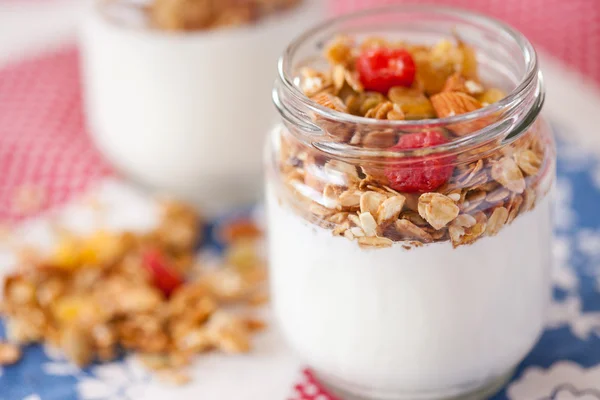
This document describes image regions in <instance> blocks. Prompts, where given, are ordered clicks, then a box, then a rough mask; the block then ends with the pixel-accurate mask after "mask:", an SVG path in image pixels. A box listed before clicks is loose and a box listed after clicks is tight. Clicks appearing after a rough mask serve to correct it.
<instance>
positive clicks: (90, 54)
mask: <svg viewBox="0 0 600 400" xmlns="http://www.w3.org/2000/svg"><path fill="white" fill-rule="evenodd" d="M324 14H325V2H322V1H320V0H254V1H219V0H154V1H152V0H143V1H142V0H113V1H108V0H107V1H95V2H92V3H91V4H90V5H89V7H87V10H86V18H85V20H84V24H83V30H82V34H81V48H82V67H83V84H84V96H85V111H86V113H87V120H88V125H89V130H90V132H91V135H92V137H93V139H94V141H95V142H96V144H97V146H98V147H99V148H100V150H101V151H102V153H103V154H104V155H105V156H106V157H107V158H108V159H109V161H110V162H111V163H112V164H113V165H114V166H115V167H116V168H117V170H119V171H120V172H122V173H124V174H125V175H126V176H128V177H131V178H133V179H134V180H135V181H138V182H140V183H142V184H143V185H145V186H148V187H150V188H152V189H154V190H157V191H160V192H166V193H168V194H171V195H175V196H178V197H180V198H182V199H184V200H187V201H191V202H192V203H194V204H196V205H198V206H202V208H203V210H205V212H207V213H209V214H213V213H218V212H220V211H223V210H225V209H227V208H230V207H233V206H238V205H241V204H246V203H250V202H253V201H256V200H257V199H258V197H259V196H260V192H261V189H260V188H261V185H260V175H261V174H260V171H261V152H262V151H261V149H262V143H263V135H264V132H265V131H266V130H267V129H268V128H269V127H270V126H271V125H272V124H273V122H274V120H275V111H274V109H273V106H272V104H271V102H270V96H269V93H270V89H271V87H272V82H273V77H274V76H275V71H276V60H277V58H278V56H279V55H280V54H281V52H282V50H283V49H284V48H285V45H286V44H287V43H288V42H289V41H290V40H291V38H292V37H293V36H294V35H296V34H297V33H299V32H301V31H302V30H303V29H304V28H305V27H306V26H307V25H308V24H311V23H314V21H316V20H318V19H319V18H321V17H322V16H323V15H324Z"/></svg>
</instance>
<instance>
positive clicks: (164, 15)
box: [149, 0, 301, 31]
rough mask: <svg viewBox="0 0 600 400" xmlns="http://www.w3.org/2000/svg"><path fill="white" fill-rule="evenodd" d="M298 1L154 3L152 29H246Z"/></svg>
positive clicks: (170, 0) (156, 0) (160, 0)
mask: <svg viewBox="0 0 600 400" xmlns="http://www.w3.org/2000/svg"><path fill="white" fill-rule="evenodd" d="M300 2H301V0H246V1H231V0H154V1H153V3H152V4H151V5H150V6H149V13H150V18H151V20H152V23H153V24H154V26H156V27H157V28H159V29H162V30H167V31H197V30H208V29H219V28H228V27H236V26H242V25H247V24H250V23H253V22H256V21H257V20H259V19H260V18H263V17H265V16H267V15H269V14H273V13H275V12H278V11H281V10H285V9H289V8H292V7H295V6H297V5H298V4H299V3H300Z"/></svg>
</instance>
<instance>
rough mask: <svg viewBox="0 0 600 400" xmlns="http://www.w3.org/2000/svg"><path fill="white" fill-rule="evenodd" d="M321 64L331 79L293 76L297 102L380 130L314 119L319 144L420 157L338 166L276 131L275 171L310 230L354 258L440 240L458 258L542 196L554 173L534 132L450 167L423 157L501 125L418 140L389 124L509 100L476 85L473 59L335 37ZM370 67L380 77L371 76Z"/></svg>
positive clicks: (316, 74)
mask: <svg viewBox="0 0 600 400" xmlns="http://www.w3.org/2000/svg"><path fill="white" fill-rule="evenodd" d="M324 58H325V60H326V61H327V63H328V64H329V68H328V69H322V68H312V67H310V66H304V67H302V68H301V69H300V70H299V71H298V74H299V76H298V79H297V83H298V86H299V88H300V89H301V90H302V91H303V92H304V94H305V95H306V96H307V97H309V98H310V99H311V100H313V101H314V102H315V103H317V104H318V105H320V106H323V107H326V108H328V109H331V110H334V111H335V112H338V113H346V114H351V115H354V116H358V117H364V118H368V119H370V120H372V121H373V120H381V121H382V123H381V125H376V124H369V125H368V126H367V125H366V124H365V125H362V124H360V123H358V122H352V123H345V122H344V121H343V119H342V118H341V117H339V116H338V117H336V119H333V118H331V119H329V117H327V113H325V115H323V114H320V113H316V115H314V116H313V119H314V122H315V123H316V124H317V125H318V126H319V127H320V128H321V129H322V130H323V131H324V135H323V137H324V139H322V140H325V141H327V142H335V143H342V144H344V145H346V146H351V147H352V148H357V149H361V150H362V149H368V150H370V151H371V150H374V151H375V152H377V151H379V150H382V151H386V150H392V151H397V150H416V151H414V152H413V153H414V154H415V156H414V157H412V158H411V157H408V158H405V159H404V160H400V161H398V163H397V165H396V164H395V163H393V162H391V161H389V160H384V159H383V158H382V157H380V158H377V156H374V157H372V158H364V159H353V160H350V159H349V160H348V161H347V162H345V161H341V160H340V159H339V158H338V157H330V156H329V155H328V154H327V153H326V152H320V151H319V150H316V149H315V148H313V147H311V146H307V145H306V144H305V143H303V142H301V141H300V140H298V139H297V138H296V136H294V135H292V134H289V132H288V131H287V130H285V129H283V130H282V133H281V145H280V154H279V164H278V167H279V169H280V171H281V173H282V174H283V176H284V177H283V181H284V184H285V186H286V188H287V191H288V192H289V193H291V195H292V196H293V198H292V203H293V205H294V206H296V207H297V208H299V209H300V212H301V214H303V215H306V217H307V218H308V219H309V220H311V221H313V222H315V223H317V224H318V225H320V226H322V227H325V228H327V229H331V230H332V233H333V234H334V235H336V236H343V237H345V238H347V239H349V240H353V241H356V242H357V243H358V245H360V246H361V247H369V248H378V247H389V246H391V245H392V244H393V243H394V242H400V243H401V244H402V245H403V246H404V247H415V246H421V245H422V244H426V243H432V242H446V241H447V242H450V243H451V244H452V245H453V246H454V247H457V246H461V245H467V244H471V243H473V242H475V241H476V240H479V239H481V238H484V237H486V236H494V235H496V234H498V232H499V231H500V230H501V229H502V228H503V227H504V226H506V225H509V224H510V223H511V222H512V221H513V220H514V219H515V218H516V217H517V216H518V215H519V214H520V213H523V212H526V211H529V210H531V209H533V208H534V207H535V204H536V198H540V197H543V196H545V194H546V191H547V190H548V187H549V185H548V184H547V182H545V181H547V179H546V177H548V176H549V175H551V173H549V172H548V171H549V170H551V169H552V163H553V162H552V154H549V151H548V150H547V149H549V148H551V145H549V144H550V142H549V141H550V140H551V139H549V138H548V137H547V135H546V133H545V132H544V131H543V127H542V126H541V123H540V122H535V123H534V124H533V125H532V126H531V127H530V128H529V130H528V131H527V132H525V133H523V134H522V135H521V136H520V137H519V138H518V139H516V140H513V141H512V142H509V143H507V144H501V143H499V142H492V143H488V144H486V145H485V146H484V147H482V148H479V149H473V150H472V151H471V152H466V153H464V154H458V155H450V154H449V155H447V156H446V155H444V153H441V154H435V153H432V152H429V149H428V147H432V146H436V145H440V144H445V143H449V142H450V141H452V140H454V139H460V138H461V137H464V136H468V135H471V134H472V133H474V132H477V131H479V130H480V129H482V128H484V127H486V126H488V125H490V124H493V123H494V122H496V121H498V120H499V119H501V118H502V115H501V114H499V113H491V114H490V113H488V114H486V116H485V117H481V118H471V119H469V120H468V121H467V122H452V123H449V124H447V125H445V126H443V127H442V126H436V125H435V124H433V123H432V126H433V127H432V128H430V129H426V130H425V131H424V132H416V133H414V132H412V131H403V130H402V127H401V126H400V127H398V128H395V125H390V124H388V123H387V122H386V121H390V120H413V121H414V120H422V119H431V120H433V119H436V118H446V117H453V116H457V115H461V114H467V113H471V112H473V111H477V110H479V109H481V108H483V107H486V106H488V105H490V104H492V103H495V102H497V101H500V100H502V99H503V98H504V97H505V93H504V91H503V90H501V89H499V88H496V87H491V86H487V85H486V84H485V82H483V81H482V80H481V79H480V78H479V72H478V65H477V58H476V54H475V51H474V50H473V49H472V48H471V47H470V46H468V45H467V44H466V43H464V42H463V41H461V40H460V39H458V38H455V39H454V40H442V41H441V42H439V43H437V44H435V45H433V46H424V45H414V44H410V43H405V42H393V41H389V40H386V39H383V38H379V37H374V38H367V39H365V40H364V41H363V42H362V43H356V41H355V40H354V39H353V38H351V37H348V36H338V37H336V38H335V39H334V40H332V41H331V42H330V43H329V44H328V45H327V46H326V47H325V51H324ZM390 60H392V61H390ZM386 63H387V64H386ZM377 68H384V69H385V73H382V74H380V75H377V73H376V72H377ZM432 122H435V121H432ZM430 153H431V155H429V154H430Z"/></svg>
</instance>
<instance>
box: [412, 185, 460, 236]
mask: <svg viewBox="0 0 600 400" xmlns="http://www.w3.org/2000/svg"><path fill="white" fill-rule="evenodd" d="M418 210H419V215H421V217H423V218H425V220H426V221H427V222H429V224H430V225H431V226H432V227H433V228H434V229H436V230H439V229H442V228H443V227H444V226H446V225H447V224H448V223H449V222H451V221H452V220H454V218H456V217H457V216H458V213H459V212H460V208H459V207H458V206H457V205H456V203H454V201H452V199H451V198H449V197H448V196H444V195H443V194H440V193H435V192H432V193H423V194H422V195H421V196H420V197H419V205H418Z"/></svg>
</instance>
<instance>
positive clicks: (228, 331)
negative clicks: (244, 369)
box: [207, 311, 250, 353]
mask: <svg viewBox="0 0 600 400" xmlns="http://www.w3.org/2000/svg"><path fill="white" fill-rule="evenodd" d="M207 333H208V335H209V336H210V338H211V340H212V341H213V343H214V344H215V345H216V346H217V347H218V348H219V349H220V350H222V351H224V352H226V353H246V352H248V351H250V334H249V332H248V328H247V326H246V324H245V323H244V321H242V320H241V319H240V318H238V317H236V316H234V315H232V314H229V313H227V312H225V311H217V312H216V313H215V314H213V316H212V317H211V319H210V321H209V322H208V326H207Z"/></svg>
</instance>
